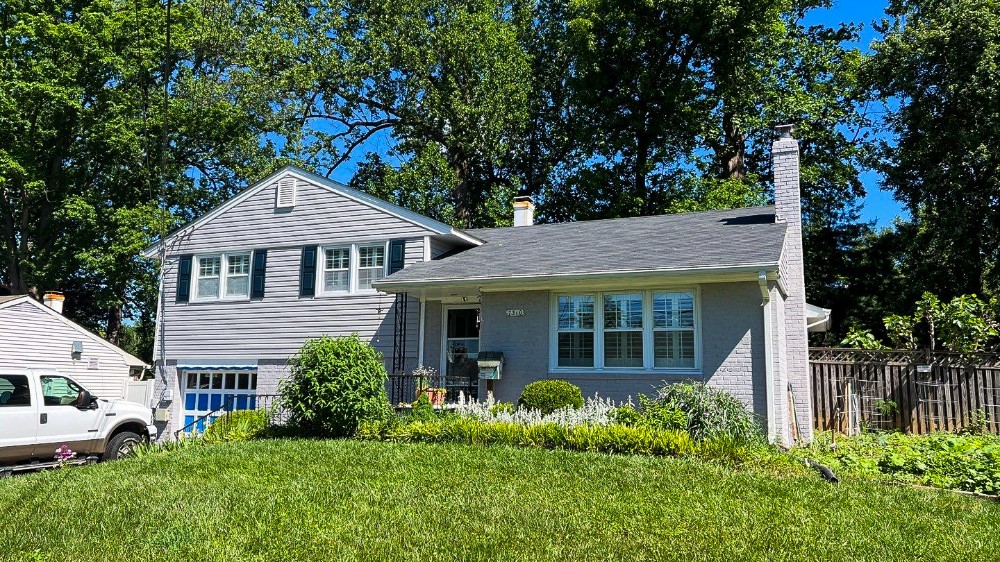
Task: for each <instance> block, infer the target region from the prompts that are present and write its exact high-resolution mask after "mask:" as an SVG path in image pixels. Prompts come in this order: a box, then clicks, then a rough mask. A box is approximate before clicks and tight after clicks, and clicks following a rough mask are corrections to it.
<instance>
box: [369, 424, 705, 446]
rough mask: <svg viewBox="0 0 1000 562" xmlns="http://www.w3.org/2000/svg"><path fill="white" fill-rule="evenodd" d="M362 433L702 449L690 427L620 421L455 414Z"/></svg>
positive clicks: (424, 439) (409, 438)
mask: <svg viewBox="0 0 1000 562" xmlns="http://www.w3.org/2000/svg"><path fill="white" fill-rule="evenodd" d="M358 434H359V436H361V437H363V438H365V439H384V440H387V441H395V442H412V443H462V444H467V445H510V446H514V447H534V448H540V449H567V450H571V451H590V452H600V453H612V454H631V455H660V456H686V455H694V454H696V453H697V452H698V445H696V444H695V442H694V441H693V440H692V439H691V437H690V436H689V435H688V434H687V433H685V432H684V431H677V430H661V429H655V428H652V427H649V426H638V427H629V426H624V425H617V424H613V425H577V426H569V427H567V426H564V425H560V424H557V423H540V424H531V425H526V424H521V423H513V422H484V421H481V420H477V419H473V418H468V417H461V416H455V417H450V418H441V419H435V420H433V421H412V422H410V423H408V424H401V425H397V426H395V427H387V426H384V425H379V424H378V423H366V424H364V425H363V426H362V429H361V430H360V431H359V432H358Z"/></svg>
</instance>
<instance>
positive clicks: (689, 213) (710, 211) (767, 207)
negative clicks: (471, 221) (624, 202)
mask: <svg viewBox="0 0 1000 562" xmlns="http://www.w3.org/2000/svg"><path fill="white" fill-rule="evenodd" d="M766 210H771V211H772V212H773V210H774V205H762V206H759V207H739V208H736V209H708V210H704V211H687V212H683V213H660V214H658V215H639V216H635V217H612V218H606V219H586V220H569V221H561V222H543V223H536V224H533V225H530V227H531V228H537V227H551V226H556V225H569V224H593V223H606V222H613V221H635V220H643V219H646V220H648V219H657V218H664V217H690V216H693V215H708V214H723V213H734V212H739V211H766ZM756 214H760V215H764V214H766V213H765V212H758V213H756ZM513 228H518V229H523V228H524V227H523V226H493V227H484V228H467V229H465V232H468V233H472V232H484V231H496V230H507V229H513Z"/></svg>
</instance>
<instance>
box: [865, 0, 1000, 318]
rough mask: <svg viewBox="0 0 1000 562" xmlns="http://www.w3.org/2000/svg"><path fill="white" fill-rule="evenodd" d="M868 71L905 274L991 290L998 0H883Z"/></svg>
mask: <svg viewBox="0 0 1000 562" xmlns="http://www.w3.org/2000/svg"><path fill="white" fill-rule="evenodd" d="M887 14H888V15H889V16H890V18H891V19H890V20H889V21H887V22H884V24H883V25H882V26H881V28H880V31H881V32H882V33H883V38H882V39H881V40H880V41H878V42H877V43H875V44H874V45H873V49H874V51H875V54H874V56H873V58H872V61H871V65H870V67H869V69H868V70H869V73H870V74H869V75H870V76H871V79H872V82H873V84H874V86H875V88H876V89H877V90H878V92H879V94H880V95H881V97H882V98H883V100H884V101H885V103H886V105H887V106H888V107H890V108H891V109H892V110H891V111H889V112H888V113H887V114H886V117H885V120H884V124H885V126H886V128H887V129H888V130H889V131H890V132H891V133H892V134H893V136H892V137H891V138H890V139H889V140H886V141H884V142H883V143H882V146H881V154H880V156H881V158H880V162H879V168H880V169H881V171H882V173H883V174H884V178H885V180H884V183H885V186H886V187H888V188H890V189H892V190H894V192H895V194H896V197H897V198H898V199H899V200H900V201H902V202H903V203H905V204H906V206H907V207H908V208H909V210H910V212H911V214H912V216H913V222H914V227H915V228H914V229H913V230H914V232H913V234H912V236H911V241H912V244H911V246H910V251H909V252H908V257H907V260H908V263H907V265H908V266H909V268H910V270H909V272H910V282H911V283H913V284H916V285H917V286H919V287H920V288H922V289H923V290H928V291H931V292H934V293H937V294H938V295H939V296H941V297H942V298H946V299H948V298H951V297H953V296H955V295H959V294H964V293H979V294H982V293H983V292H989V293H993V294H996V293H997V291H1000V269H998V258H1000V175H998V174H997V169H998V168H1000V156H998V153H997V146H1000V111H998V107H1000V105H998V103H997V100H1000V41H998V40H997V38H998V37H1000V3H998V2H996V0H893V1H891V2H890V3H889V7H888V9H887Z"/></svg>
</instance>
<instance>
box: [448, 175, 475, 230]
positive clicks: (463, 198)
mask: <svg viewBox="0 0 1000 562" xmlns="http://www.w3.org/2000/svg"><path fill="white" fill-rule="evenodd" d="M452 168H453V169H454V170H455V176H456V177H457V178H458V184H457V185H456V186H455V219H456V220H457V222H458V227H459V228H469V227H471V226H472V221H473V219H474V218H475V216H476V204H475V201H474V199H475V198H474V194H473V192H472V186H471V185H470V182H469V180H470V177H469V176H470V175H471V172H470V171H471V165H470V164H469V161H468V160H467V159H465V158H456V159H455V160H454V162H453V163H452Z"/></svg>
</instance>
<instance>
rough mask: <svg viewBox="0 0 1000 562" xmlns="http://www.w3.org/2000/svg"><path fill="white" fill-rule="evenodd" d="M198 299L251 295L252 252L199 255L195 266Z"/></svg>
mask: <svg viewBox="0 0 1000 562" xmlns="http://www.w3.org/2000/svg"><path fill="white" fill-rule="evenodd" d="M195 273H196V279H195V291H196V292H195V297H196V299H197V300H218V299H221V298H226V299H241V298H247V297H249V295H250V254H249V253H233V254H220V255H214V256H198V258H197V266H196V267H195Z"/></svg>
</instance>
